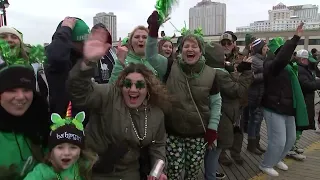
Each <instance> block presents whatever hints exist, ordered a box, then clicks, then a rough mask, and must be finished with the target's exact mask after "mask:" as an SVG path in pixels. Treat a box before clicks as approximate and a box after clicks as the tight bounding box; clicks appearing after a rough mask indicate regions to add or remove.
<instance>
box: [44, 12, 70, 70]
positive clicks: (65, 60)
mask: <svg viewBox="0 0 320 180" xmlns="http://www.w3.org/2000/svg"><path fill="white" fill-rule="evenodd" d="M75 22H76V19H75V18H66V19H65V20H64V21H63V22H62V23H61V27H58V28H57V30H56V32H55V33H54V35H53V38H52V42H51V43H50V44H49V45H48V46H47V47H46V48H45V51H46V56H47V58H48V65H49V69H50V71H54V72H64V71H66V70H67V71H69V70H70V69H69V68H71V62H70V53H71V49H72V42H71V34H72V29H73V27H74V25H75Z"/></svg>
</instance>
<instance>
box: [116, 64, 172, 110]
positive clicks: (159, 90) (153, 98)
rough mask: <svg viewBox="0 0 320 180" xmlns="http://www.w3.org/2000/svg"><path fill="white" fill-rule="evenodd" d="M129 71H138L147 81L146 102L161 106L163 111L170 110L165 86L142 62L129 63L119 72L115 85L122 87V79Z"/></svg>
mask: <svg viewBox="0 0 320 180" xmlns="http://www.w3.org/2000/svg"><path fill="white" fill-rule="evenodd" d="M130 73H139V74H141V75H142V76H143V77H144V79H145V81H146V83H147V90H148V92H149V94H150V97H149V100H148V103H150V104H151V105H154V106H157V107H159V108H161V109H162V110H163V111H164V112H167V111H168V110H170V105H171V103H170V100H169V99H170V98H169V93H168V90H167V88H166V87H165V86H164V85H163V84H162V82H161V81H160V80H159V79H158V78H157V77H156V76H155V75H154V74H153V72H152V71H151V70H149V69H148V68H147V67H146V66H145V65H143V64H133V63H130V64H129V66H127V67H126V68H125V69H124V70H123V71H122V72H121V73H120V75H119V78H118V80H117V81H116V86H117V87H119V88H122V87H123V80H124V79H125V77H126V76H127V75H128V74H130Z"/></svg>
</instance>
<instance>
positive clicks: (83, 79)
mask: <svg viewBox="0 0 320 180" xmlns="http://www.w3.org/2000/svg"><path fill="white" fill-rule="evenodd" d="M93 73H94V72H93V69H90V70H86V71H81V70H80V63H78V64H76V65H75V66H74V68H73V69H72V70H71V72H70V74H69V80H68V83H67V87H68V89H69V92H70V94H71V96H72V102H73V104H74V105H75V106H80V107H86V108H89V109H90V110H91V112H92V113H91V114H90V120H89V123H88V125H87V126H86V131H85V132H86V145H87V147H89V148H90V149H92V150H93V151H94V152H96V153H97V154H98V155H101V154H103V153H104V152H105V151H106V150H107V148H108V144H115V143H117V142H123V141H124V142H127V144H128V145H129V151H128V152H127V154H125V155H124V157H123V158H122V159H121V160H120V161H119V162H118V163H117V164H116V165H115V169H116V171H114V172H113V173H109V174H99V175H97V174H93V178H94V179H98V180H99V179H106V178H107V179H108V180H109V179H110V180H113V179H115V180H116V179H117V180H119V179H122V180H139V179H140V176H139V162H138V158H139V156H140V147H142V146H149V155H150V158H151V164H153V163H155V161H156V160H157V159H162V160H164V161H165V160H166V158H165V156H166V150H165V145H166V131H165V126H164V114H163V112H162V110H161V109H160V108H158V107H154V106H148V108H147V118H148V127H147V137H146V138H145V139H144V140H143V141H142V143H140V142H139V140H138V138H137V137H136V134H135V132H134V130H133V126H132V122H131V119H130V114H129V113H131V117H132V121H133V122H136V128H137V129H138V132H140V136H142V135H141V134H142V133H143V132H144V121H145V111H144V108H142V109H141V108H139V109H138V110H129V108H127V107H126V106H125V104H124V103H123V101H124V100H123V97H122V93H121V90H120V89H119V88H118V87H115V86H114V85H113V84H101V85H99V84H96V83H93V82H92V81H91V77H92V74H93Z"/></svg>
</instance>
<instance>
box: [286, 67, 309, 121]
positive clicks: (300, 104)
mask: <svg viewBox="0 0 320 180" xmlns="http://www.w3.org/2000/svg"><path fill="white" fill-rule="evenodd" d="M285 70H286V71H288V73H289V77H290V81H291V86H292V94H293V107H294V108H295V109H296V117H295V118H296V126H297V127H303V126H309V120H308V112H307V107H306V103H305V101H304V96H303V93H302V90H301V86H300V83H299V80H298V65H297V63H293V65H292V66H291V65H289V64H288V65H287V66H286V67H285Z"/></svg>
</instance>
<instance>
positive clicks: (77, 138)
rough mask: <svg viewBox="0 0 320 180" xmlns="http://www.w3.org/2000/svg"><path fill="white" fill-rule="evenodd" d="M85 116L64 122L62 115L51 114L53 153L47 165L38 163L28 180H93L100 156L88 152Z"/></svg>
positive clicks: (51, 144) (81, 115)
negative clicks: (95, 165)
mask: <svg viewBox="0 0 320 180" xmlns="http://www.w3.org/2000/svg"><path fill="white" fill-rule="evenodd" d="M84 119H85V113H84V112H80V113H78V114H77V115H76V117H75V118H74V119H72V118H66V119H62V118H61V117H60V115H59V114H56V113H53V114H52V115H51V121H52V122H53V125H52V126H51V132H50V137H49V152H48V154H47V156H46V157H45V162H44V163H40V164H38V165H37V166H36V167H35V168H34V169H33V171H32V172H30V173H29V174H28V175H27V176H26V177H25V179H24V180H53V179H55V180H66V179H69V180H90V179H91V178H90V177H91V169H92V166H93V164H94V163H95V162H96V160H97V156H95V155H93V154H90V152H87V151H86V150H84V137H85V136H84V129H83V125H82V122H83V120H84Z"/></svg>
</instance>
